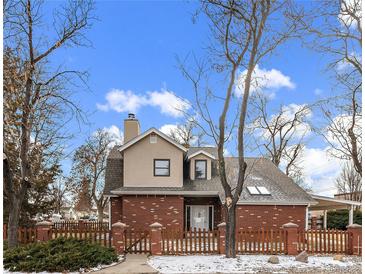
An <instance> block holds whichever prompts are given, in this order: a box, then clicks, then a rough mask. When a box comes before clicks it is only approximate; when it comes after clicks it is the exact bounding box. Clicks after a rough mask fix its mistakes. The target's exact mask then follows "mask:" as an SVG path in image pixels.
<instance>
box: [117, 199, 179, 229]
mask: <svg viewBox="0 0 365 274" xmlns="http://www.w3.org/2000/svg"><path fill="white" fill-rule="evenodd" d="M120 201H121V202H120V204H119V206H120V208H123V213H122V214H123V218H122V222H123V223H125V224H127V225H129V226H130V227H131V228H133V229H136V230H139V229H149V225H151V224H152V223H154V222H159V223H160V224H162V226H163V228H174V229H183V225H184V197H182V196H154V195H153V196H151V195H149V196H147V195H133V196H123V197H122V198H120ZM114 215H117V214H115V213H114V211H113V208H112V220H115V219H116V218H118V217H115V216H114Z"/></svg>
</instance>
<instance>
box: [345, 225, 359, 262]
mask: <svg viewBox="0 0 365 274" xmlns="http://www.w3.org/2000/svg"><path fill="white" fill-rule="evenodd" d="M347 231H348V232H349V234H350V235H349V243H348V244H349V246H348V253H349V254H350V255H354V254H355V255H361V251H362V250H361V240H362V234H361V225H358V224H352V225H348V226H347Z"/></svg>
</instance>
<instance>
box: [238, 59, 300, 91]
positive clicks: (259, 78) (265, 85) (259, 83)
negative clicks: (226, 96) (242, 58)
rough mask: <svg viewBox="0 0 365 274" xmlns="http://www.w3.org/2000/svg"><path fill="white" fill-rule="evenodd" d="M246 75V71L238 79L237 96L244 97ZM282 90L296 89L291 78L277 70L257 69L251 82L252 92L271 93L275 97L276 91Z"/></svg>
mask: <svg viewBox="0 0 365 274" xmlns="http://www.w3.org/2000/svg"><path fill="white" fill-rule="evenodd" d="M246 74H247V70H244V71H243V72H241V73H240V74H239V76H238V77H237V80H236V88H235V94H236V96H242V94H243V92H244V81H245V78H246ZM280 88H288V89H294V88H295V84H294V83H293V82H292V81H291V79H290V77H289V76H287V75H284V74H283V73H282V72H281V71H279V70H277V69H271V70H266V69H264V68H263V69H260V67H259V65H257V66H256V67H255V69H254V72H253V75H252V80H251V92H258V91H265V92H267V91H270V92H271V96H274V95H275V91H276V90H278V89H280Z"/></svg>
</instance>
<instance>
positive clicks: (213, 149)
mask: <svg viewBox="0 0 365 274" xmlns="http://www.w3.org/2000/svg"><path fill="white" fill-rule="evenodd" d="M200 150H204V151H205V152H208V153H209V154H212V155H213V156H214V157H215V158H216V159H218V151H217V148H216V147H189V150H188V152H187V153H186V158H189V156H190V155H192V154H194V153H195V152H198V151H200Z"/></svg>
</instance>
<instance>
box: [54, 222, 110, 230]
mask: <svg viewBox="0 0 365 274" xmlns="http://www.w3.org/2000/svg"><path fill="white" fill-rule="evenodd" d="M108 228H109V223H108V222H99V221H82V220H81V221H59V222H54V223H53V224H52V229H87V230H100V229H108Z"/></svg>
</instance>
